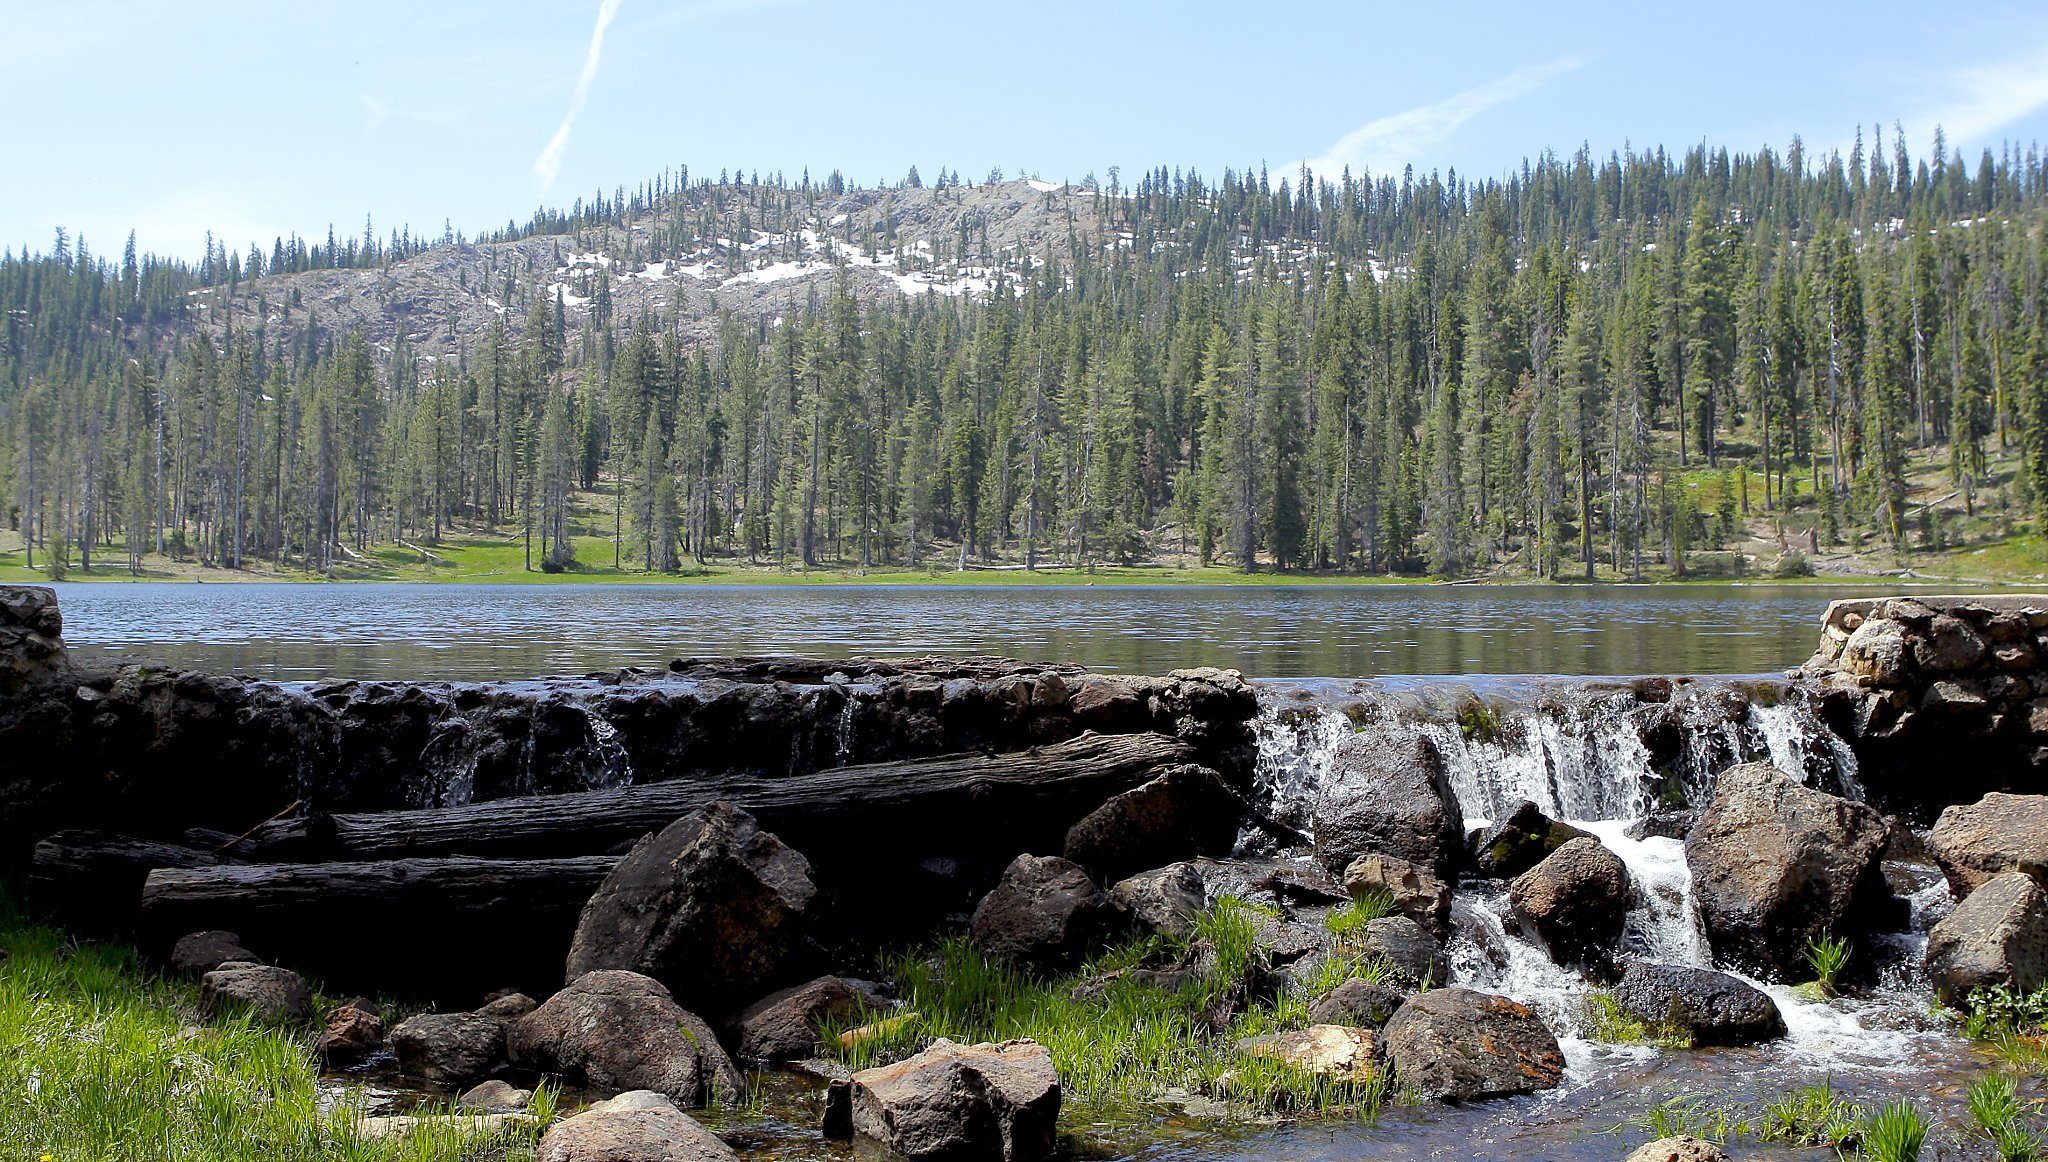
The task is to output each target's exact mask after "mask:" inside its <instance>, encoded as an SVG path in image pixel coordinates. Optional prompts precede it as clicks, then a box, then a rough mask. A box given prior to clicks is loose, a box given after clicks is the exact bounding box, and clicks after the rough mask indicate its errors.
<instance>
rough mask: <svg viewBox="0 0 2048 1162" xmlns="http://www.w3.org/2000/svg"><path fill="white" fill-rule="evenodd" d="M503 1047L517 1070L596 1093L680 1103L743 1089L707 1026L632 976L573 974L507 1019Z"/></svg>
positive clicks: (648, 981)
mask: <svg viewBox="0 0 2048 1162" xmlns="http://www.w3.org/2000/svg"><path fill="white" fill-rule="evenodd" d="M506 1045H507V1048H508V1049H509V1050H510V1051H511V1057H512V1061H513V1062H514V1063H515V1064H517V1065H520V1066H523V1067H525V1068H528V1069H533V1070H537V1071H539V1072H543V1073H558V1074H561V1075H562V1076H564V1077H566V1078H568V1079H569V1080H570V1081H571V1082H572V1083H581V1084H588V1085H591V1086H593V1087H595V1088H598V1089H616V1090H636V1089H650V1090H655V1091H657V1092H659V1093H665V1094H667V1095H669V1096H670V1097H673V1098H675V1099H676V1100H677V1101H679V1102H682V1103H683V1104H685V1105H701V1104H704V1103H705V1102H707V1101H709V1100H710V1099H711V1098H712V1097H713V1096H714V1094H716V1095H717V1096H719V1097H721V1098H723V1099H724V1100H727V1101H738V1100H739V1097H740V1095H741V1094H743V1093H745V1092H746V1079H745V1078H743V1077H741V1076H740V1072H739V1070H738V1069H737V1068H735V1067H734V1066H733V1063H732V1059H731V1058H729V1057H727V1056H726V1054H725V1050H724V1049H722V1048H720V1047H719V1044H718V1038H717V1037H715V1036H713V1035H712V1032H711V1027H710V1026H709V1025H706V1024H705V1023H704V1022H703V1021H702V1020H701V1019H699V1018H698V1017H697V1016H696V1014H694V1013H691V1012H689V1011H688V1010H686V1009H684V1008H683V1007H682V1006H680V1005H678V1004H676V1002H675V999H674V998H673V997H671V996H670V995H669V991H668V990H667V989H666V988H663V987H662V985H661V983H660V982H659V981H656V980H654V979H652V978H651V977H646V976H642V975H640V974H639V973H636V972H625V971H620V970H601V971H598V972H589V973H585V974H583V975H582V976H580V977H577V978H576V980H575V981H574V982H572V983H571V984H570V985H569V987H568V988H565V989H563V990H562V991H561V992H558V993H556V994H555V995H554V996H552V997H549V998H548V999H547V1000H546V1001H545V1002H544V1003H542V1005H541V1006H540V1007H539V1008H537V1009H535V1010H534V1011H532V1012H531V1013H528V1014H526V1015H525V1016H523V1017H521V1018H519V1019H518V1020H516V1021H514V1022H512V1024H511V1025H510V1026H509V1027H508V1028H507V1030H506Z"/></svg>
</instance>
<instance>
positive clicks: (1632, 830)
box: [1622, 811, 1700, 840]
mask: <svg viewBox="0 0 2048 1162" xmlns="http://www.w3.org/2000/svg"><path fill="white" fill-rule="evenodd" d="M1699 817H1700V815H1699V812H1697V811H1665V812H1661V813H1659V814H1656V815H1645V816H1643V817H1642V818H1641V819H1638V820H1636V821H1635V822H1634V823H1631V824H1629V825H1628V827H1627V828H1625V829H1624V830H1623V831H1622V834H1624V835H1626V836H1628V837H1629V838H1630V839H1635V840H1643V839H1684V838H1685V837H1686V836H1687V835H1688V834H1690V833H1691V832H1692V825H1693V822H1694V821H1695V820H1697V819H1698V818H1699Z"/></svg>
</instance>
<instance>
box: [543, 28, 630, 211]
mask: <svg viewBox="0 0 2048 1162" xmlns="http://www.w3.org/2000/svg"><path fill="white" fill-rule="evenodd" d="M618 14H619V0H602V2H601V3H599V4H598V6H597V27H596V28H593V29H591V30H590V51H589V52H587V53H585V54H584V57H583V72H582V73H581V74H580V75H579V76H577V78H576V91H575V92H574V93H572V94H570V96H569V111H568V112H567V113H564V114H563V115H562V125H561V127H560V128H559V129H556V130H555V135H554V136H553V137H551V138H549V139H548V144H547V148H545V149H543V150H541V151H540V156H539V157H537V158H534V159H533V175H534V176H535V177H537V178H539V179H540V188H541V190H542V191H546V190H547V188H548V187H549V186H552V185H554V184H555V175H556V174H558V173H560V172H561V171H562V154H563V153H564V152H565V151H567V150H568V148H569V131H570V130H571V129H573V128H575V127H576V118H577V116H578V115H579V114H581V113H582V112H583V103H584V102H585V101H587V100H589V99H590V85H591V82H593V81H595V80H597V62H598V58H599V56H600V55H601V54H603V52H604V30H605V29H607V28H609V27H611V23H612V18H613V17H614V16H617V15H618Z"/></svg>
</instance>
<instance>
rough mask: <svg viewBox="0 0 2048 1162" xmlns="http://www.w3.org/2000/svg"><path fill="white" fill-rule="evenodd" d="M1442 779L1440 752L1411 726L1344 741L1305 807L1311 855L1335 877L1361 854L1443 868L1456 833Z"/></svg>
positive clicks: (1453, 849) (1382, 729)
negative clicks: (1311, 839)
mask: <svg viewBox="0 0 2048 1162" xmlns="http://www.w3.org/2000/svg"><path fill="white" fill-rule="evenodd" d="M1442 783H1443V760H1442V757H1441V756H1439V755H1438V754H1437V751H1436V747H1435V745H1434V744H1433V743H1431V742H1430V741H1429V739H1428V738H1427V737H1426V736H1424V735H1422V734H1421V733H1419V732H1417V731H1413V730H1404V729H1401V728H1400V727H1397V726H1383V727H1379V728H1377V729H1373V730H1368V731H1363V732H1361V733H1358V734H1355V735H1352V736H1351V737H1350V738H1347V739H1345V740H1344V741H1343V742H1341V743H1339V744H1338V746H1337V750H1336V753H1335V754H1334V755H1333V756H1332V757H1331V760H1330V774H1329V779H1328V781H1327V782H1326V784H1325V785H1324V788H1323V792H1322V795H1321V797H1320V798H1319V799H1318V800H1317V802H1316V805H1315V807H1314V809H1313V810H1312V812H1311V817H1310V826H1311V830H1312V831H1313V832H1314V835H1315V847H1316V856H1317V858H1318V859H1320V860H1322V862H1323V866H1324V867H1327V868H1329V869H1330V870H1331V871H1332V872H1335V873H1340V874H1341V873H1342V872H1343V870H1344V869H1345V868H1347V867H1349V866H1350V865H1351V862H1352V861H1353V860H1355V859H1357V858H1358V857H1359V856H1361V855H1367V854H1379V855H1391V856H1395V857H1398V858H1400V859H1404V860H1407V861H1408V862H1410V863H1416V864H1421V865H1422V866H1424V867H1427V868H1429V869H1430V870H1432V871H1433V872H1436V873H1437V874H1439V875H1441V874H1445V873H1447V872H1448V871H1449V870H1450V866H1451V863H1452V857H1453V855H1454V853H1456V852H1457V851H1458V849H1459V835H1458V820H1457V818H1456V816H1455V814H1454V813H1453V812H1452V810H1451V809H1450V807H1449V806H1448V804H1447V802H1446V798H1445V795H1444V793H1443V791H1442V789H1441V787H1442Z"/></svg>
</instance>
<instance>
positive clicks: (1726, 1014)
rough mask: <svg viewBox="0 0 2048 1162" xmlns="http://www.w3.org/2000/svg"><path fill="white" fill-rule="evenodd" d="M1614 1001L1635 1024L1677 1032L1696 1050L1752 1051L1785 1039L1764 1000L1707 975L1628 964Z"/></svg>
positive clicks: (1742, 985) (1757, 992)
mask: <svg viewBox="0 0 2048 1162" xmlns="http://www.w3.org/2000/svg"><path fill="white" fill-rule="evenodd" d="M1614 1001H1615V1003H1616V1004H1617V1005H1619V1006H1621V1009H1622V1011H1623V1012H1625V1013H1628V1014H1629V1015H1630V1016H1633V1017H1635V1018H1637V1019H1638V1020H1643V1021H1656V1022H1669V1023H1671V1024H1674V1025H1678V1026H1681V1027H1683V1028H1684V1029H1686V1030H1687V1031H1688V1032H1690V1033H1691V1034H1692V1039H1693V1043H1694V1044H1696V1045H1753V1044H1755V1043H1756V1042H1759V1041H1770V1040H1774V1039H1776V1038H1779V1037H1783V1036H1784V1035H1785V1018H1784V1015H1783V1014H1781V1013H1780V1012H1779V1011H1778V1005H1777V1002H1775V1001H1773V1000H1771V998H1770V995H1769V994H1767V993H1765V992H1764V991H1763V990H1761V989H1758V988H1756V987H1754V986H1752V985H1750V984H1748V983H1746V982H1744V981H1742V980H1740V979H1738V978H1736V977H1733V976H1730V975H1728V974H1727V973H1725V972H1714V971H1713V970H1711V969H1705V968H1689V967H1686V966H1683V965H1675V964H1648V963H1642V962H1636V963H1631V964H1630V965H1629V966H1628V967H1627V968H1626V969H1624V970H1623V972H1622V974H1621V981H1620V983H1618V984H1617V985H1615V987H1614Z"/></svg>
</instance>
